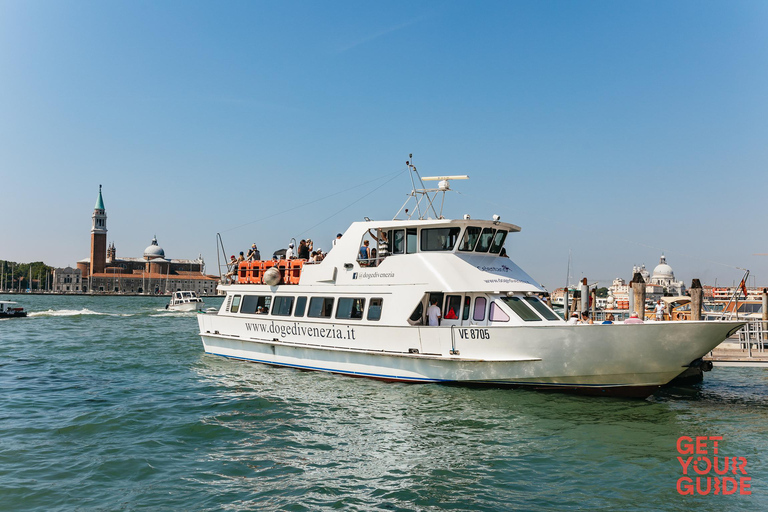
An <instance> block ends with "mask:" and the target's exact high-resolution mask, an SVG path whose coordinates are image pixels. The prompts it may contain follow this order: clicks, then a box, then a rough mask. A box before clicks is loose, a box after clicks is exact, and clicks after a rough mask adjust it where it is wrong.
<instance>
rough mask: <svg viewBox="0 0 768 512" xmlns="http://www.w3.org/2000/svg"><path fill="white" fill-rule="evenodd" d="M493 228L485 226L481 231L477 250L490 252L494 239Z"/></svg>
mask: <svg viewBox="0 0 768 512" xmlns="http://www.w3.org/2000/svg"><path fill="white" fill-rule="evenodd" d="M494 231H495V230H494V229H493V228H483V232H482V233H480V240H479V241H478V243H477V247H476V248H475V252H488V249H489V248H490V247H491V241H492V240H493V233H494Z"/></svg>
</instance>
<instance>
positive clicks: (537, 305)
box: [525, 297, 562, 320]
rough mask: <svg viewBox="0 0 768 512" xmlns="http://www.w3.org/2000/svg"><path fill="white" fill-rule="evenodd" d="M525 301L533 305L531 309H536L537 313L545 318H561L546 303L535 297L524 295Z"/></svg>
mask: <svg viewBox="0 0 768 512" xmlns="http://www.w3.org/2000/svg"><path fill="white" fill-rule="evenodd" d="M525 302H527V303H528V304H530V305H531V306H533V309H535V310H536V311H538V312H539V314H540V315H541V316H543V317H544V319H545V320H562V319H561V318H560V317H559V316H557V315H556V314H555V312H554V311H552V310H551V309H549V308H548V307H547V305H546V304H544V303H543V302H541V301H540V300H539V299H537V298H536V297H526V298H525Z"/></svg>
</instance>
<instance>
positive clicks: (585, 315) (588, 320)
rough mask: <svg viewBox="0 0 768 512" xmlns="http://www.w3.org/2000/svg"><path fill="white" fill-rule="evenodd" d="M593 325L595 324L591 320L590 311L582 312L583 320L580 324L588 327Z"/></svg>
mask: <svg viewBox="0 0 768 512" xmlns="http://www.w3.org/2000/svg"><path fill="white" fill-rule="evenodd" d="M593 323H594V322H593V321H592V319H591V318H589V312H588V311H582V312H581V320H579V324H583V325H586V324H593Z"/></svg>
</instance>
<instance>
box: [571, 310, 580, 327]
mask: <svg viewBox="0 0 768 512" xmlns="http://www.w3.org/2000/svg"><path fill="white" fill-rule="evenodd" d="M578 323H579V314H578V313H576V312H575V311H574V312H573V313H571V318H569V319H568V325H576V324H578Z"/></svg>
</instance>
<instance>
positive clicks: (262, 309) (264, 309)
mask: <svg viewBox="0 0 768 512" xmlns="http://www.w3.org/2000/svg"><path fill="white" fill-rule="evenodd" d="M271 302H272V297H271V296H270V295H245V296H243V304H242V306H241V307H240V313H245V314H249V315H254V314H256V315H266V314H267V313H269V306H270V303H271Z"/></svg>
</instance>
